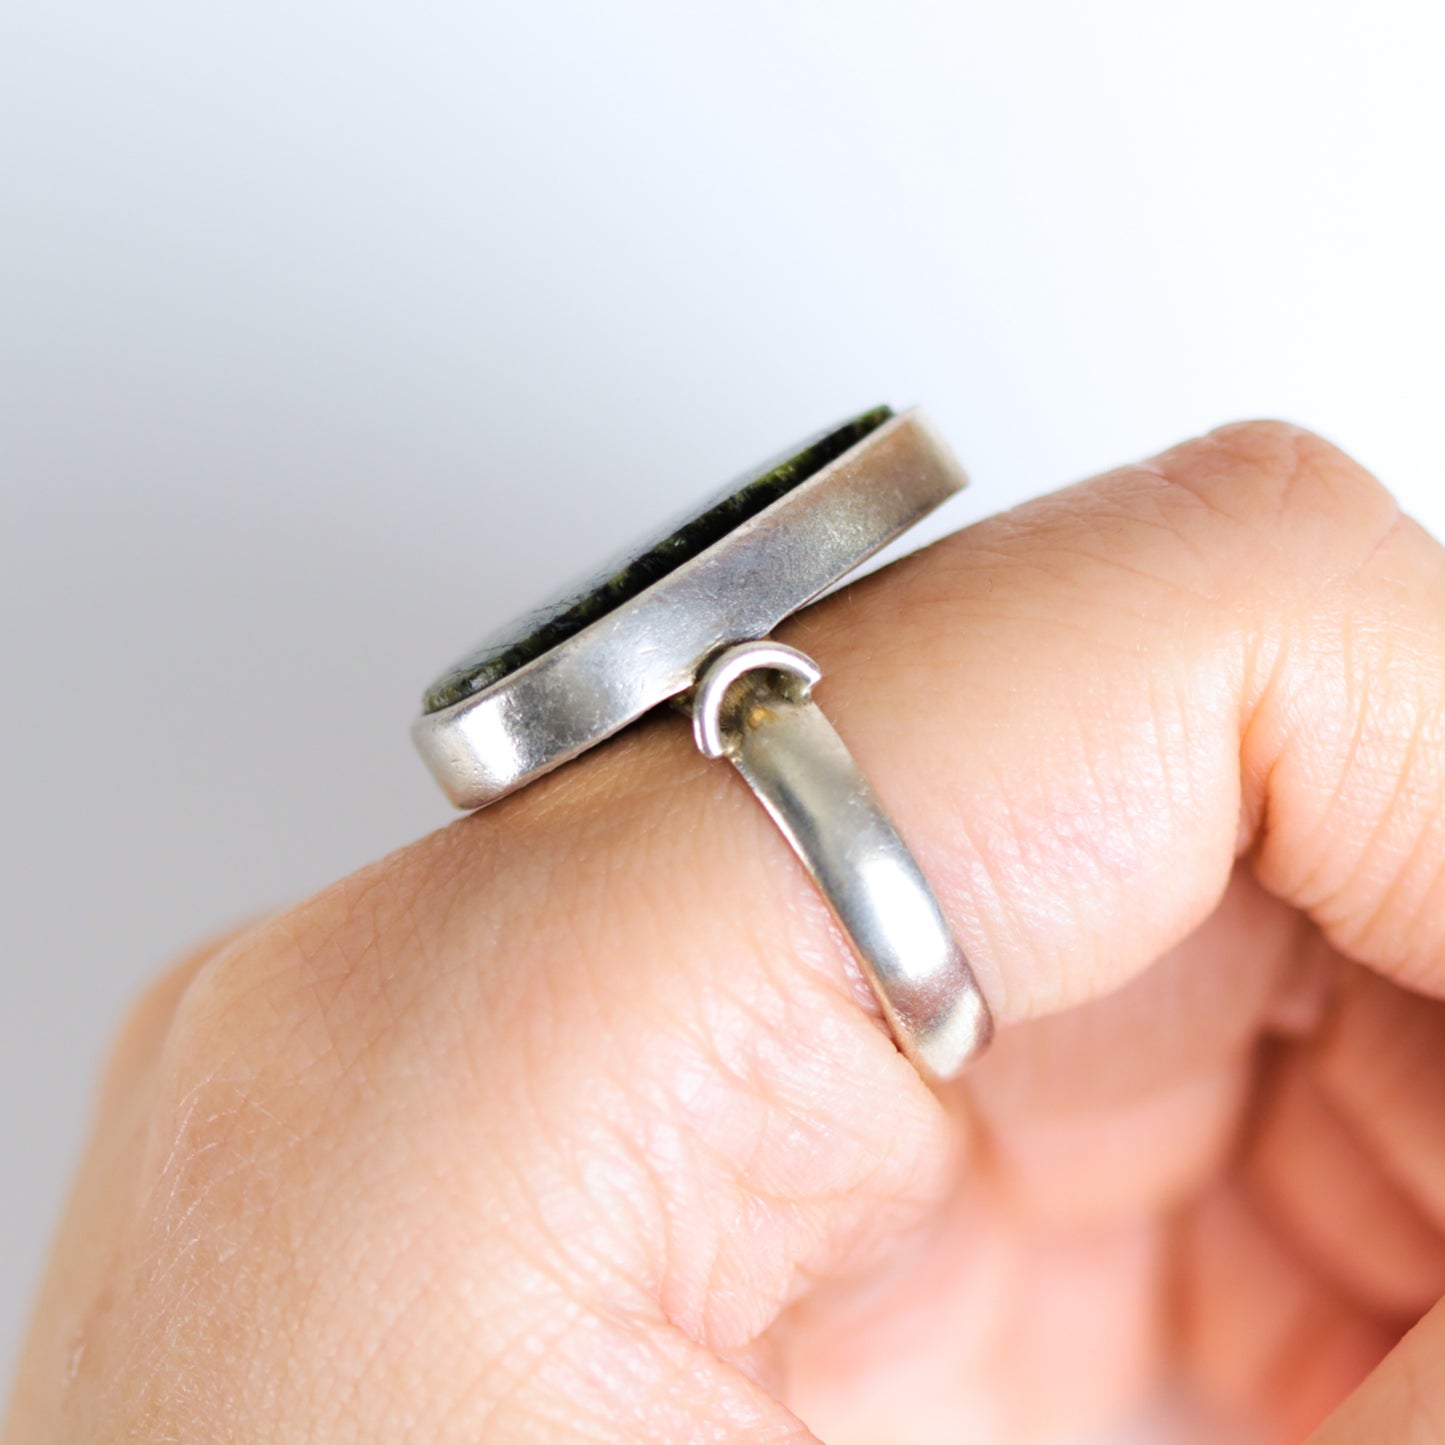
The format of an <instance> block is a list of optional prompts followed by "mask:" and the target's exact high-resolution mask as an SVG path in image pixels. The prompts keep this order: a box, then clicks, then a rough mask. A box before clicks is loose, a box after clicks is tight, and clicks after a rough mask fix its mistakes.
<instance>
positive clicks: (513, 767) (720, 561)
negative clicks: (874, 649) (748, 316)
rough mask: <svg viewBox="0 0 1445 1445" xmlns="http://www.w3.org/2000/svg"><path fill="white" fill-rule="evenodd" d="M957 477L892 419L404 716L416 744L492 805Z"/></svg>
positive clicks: (875, 540) (920, 512) (463, 793)
mask: <svg viewBox="0 0 1445 1445" xmlns="http://www.w3.org/2000/svg"><path fill="white" fill-rule="evenodd" d="M966 480H967V479H966V477H965V476H964V473H963V470H962V468H961V467H960V466H959V465H958V462H957V461H956V460H955V459H954V457H953V454H952V453H951V452H950V451H949V449H948V446H947V444H946V443H945V442H944V441H943V440H942V439H941V438H940V437H939V436H938V435H937V434H936V433H935V432H934V430H933V428H932V427H931V426H930V424H929V423H928V422H927V420H926V419H925V418H924V417H923V415H922V414H921V413H920V412H918V411H917V410H913V411H908V412H904V413H903V414H902V415H901V416H897V417H894V418H893V419H892V420H891V421H887V422H885V423H884V424H883V425H882V426H880V427H879V428H878V429H877V430H876V431H874V432H871V433H870V434H869V435H868V436H866V437H864V438H863V440H862V441H860V442H859V443H858V444H857V445H856V446H854V447H851V448H850V449H849V450H848V451H846V452H844V453H843V455H842V456H840V457H838V458H837V459H836V460H834V461H832V462H830V463H829V464H828V465H827V466H826V467H823V468H822V469H821V470H820V471H819V472H818V473H817V474H816V475H815V476H812V477H809V478H808V480H807V481H805V482H803V483H801V484H800V485H799V486H797V487H795V488H794V489H793V490H792V491H790V492H788V493H786V494H785V495H784V496H782V497H780V498H779V499H778V500H777V501H775V502H773V503H771V504H770V505H769V506H767V507H765V508H764V509H763V510H762V511H760V512H759V513H758V514H757V515H756V516H754V517H751V518H749V519H748V520H747V521H746V522H744V523H742V524H741V525H740V526H738V527H737V528H735V529H734V530H733V531H732V532H730V533H729V534H728V535H727V536H726V537H724V538H722V539H721V540H720V541H718V542H715V543H713V545H712V546H710V547H708V548H707V549H705V550H704V551H702V552H700V553H699V554H698V555H697V556H696V557H693V558H691V559H690V560H689V561H687V562H685V563H683V564H682V566H680V567H678V568H677V569H676V570H675V571H673V572H670V573H669V574H668V575H667V576H666V577H663V578H661V579H659V580H658V581H657V582H654V583H653V584H652V585H651V586H650V587H648V588H646V589H645V590H644V591H642V592H640V593H638V595H637V596H636V597H634V598H632V599H631V600H630V601H628V602H625V603H623V604H622V605H621V606H619V607H617V608H615V609H614V610H613V611H611V612H609V613H608V614H607V615H606V616H605V617H602V618H599V619H598V620H597V621H596V622H594V623H592V624H591V625H590V626H588V627H585V628H583V630H582V631H581V632H579V633H577V634H576V635H575V636H574V637H570V638H568V639H567V640H566V641H565V642H562V643H559V644H558V645H557V646H556V647H554V648H552V649H551V650H550V651H549V652H547V653H545V654H544V655H543V656H541V657H538V658H535V659H534V660H533V661H531V662H529V663H527V664H526V665H525V666H523V667H520V668H518V669H517V670H516V671H515V672H513V673H511V674H509V675H508V676H506V677H504V678H501V679H499V680H498V681H497V682H495V683H493V684H492V686H491V687H489V688H485V689H483V690H482V691H481V692H479V693H477V694H476V695H475V696H474V697H469V698H464V699H463V700H462V701H461V702H457V703H453V704H452V706H450V707H448V708H444V709H442V710H441V711H439V712H434V713H429V714H427V715H425V716H423V717H421V718H418V719H417V721H416V723H415V724H414V726H413V728H412V736H413V737H414V738H415V740H416V745H417V747H418V749H419V750H420V752H421V754H422V757H423V758H424V759H425V760H426V763H427V766H428V767H429V768H430V769H431V771H432V773H433V774H434V775H435V777H436V779H437V781H438V783H440V784H441V786H442V789H443V791H444V792H445V793H446V795H447V797H449V798H450V799H451V801H452V802H453V803H455V804H456V805H457V806H458V807H459V808H480V807H482V806H484V805H485V804H487V803H490V802H494V801H495V800H496V799H498V798H501V797H504V796H505V795H506V794H507V793H510V792H512V791H513V790H514V789H515V788H519V787H521V786H522V785H523V784H524V783H527V782H530V781H531V780H532V779H533V778H536V777H540V776H541V775H542V774H543V773H545V772H548V771H550V770H551V769H552V768H555V767H557V766H558V765H559V764H560V763H564V762H566V761H568V759H570V758H575V757H576V756H577V755H578V754H579V753H582V752H584V751H585V750H586V749H588V748H590V747H592V746H593V745H594V744H595V743H599V742H601V741H602V740H603V739H604V738H606V737H609V736H610V735H611V734H613V733H615V732H617V731H618V730H619V729H620V728H622V727H625V726H626V725H627V724H628V723H629V722H632V721H633V720H634V719H635V718H638V717H641V715H642V714H643V713H645V712H647V711H648V710H649V709H651V708H653V707H656V706H657V705H658V704H659V703H663V702H666V701H667V700H668V699H669V698H672V697H675V696H677V695H678V694H679V693H681V692H684V691H686V689H687V688H689V687H690V686H691V685H692V683H693V680H694V678H695V677H696V675H697V671H698V668H699V667H700V666H701V664H702V662H703V660H704V659H705V658H707V657H708V656H710V655H711V654H713V653H715V652H716V651H717V650H718V649H719V648H720V647H725V646H728V645H729V644H731V643H734V642H742V641H746V640H750V639H755V638H760V637H765V636H767V634H768V633H769V632H771V631H772V629H773V628H774V627H776V626H777V625H778V623H779V622H781V621H782V620H783V618H785V617H787V616H788V615H789V614H790V613H793V612H796V611H797V610H798V608H800V607H802V606H803V605H804V604H805V603H808V602H810V601H812V600H813V598H815V597H817V596H818V595H819V594H820V593H822V592H824V591H826V590H827V589H828V588H829V587H831V586H832V585H833V583H835V582H836V581H838V580H839V579H840V578H842V577H844V576H846V575H847V573H849V572H851V571H852V570H853V569H854V568H855V567H857V566H858V564H859V563H860V562H863V561H864V560H865V559H867V558H868V557H870V556H872V554H873V553H874V552H876V551H878V550H879V548H881V547H884V546H886V545H887V544H888V543H889V542H891V541H892V540H893V539H894V538H895V537H897V536H899V535H900V534H901V533H902V532H905V531H906V530H907V529H908V528H909V527H911V526H912V525H913V524H914V523H915V522H917V521H919V520H921V519H922V518H923V517H924V516H926V515H927V514H928V513H929V512H931V511H932V510H933V509H934V508H935V507H937V506H938V505H939V504H940V503H941V502H944V501H946V500H947V499H948V498H949V497H950V496H952V495H953V494H954V493H955V492H956V491H958V490H959V488H960V487H962V486H963V485H964V484H965V482H966Z"/></svg>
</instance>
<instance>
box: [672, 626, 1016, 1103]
mask: <svg viewBox="0 0 1445 1445" xmlns="http://www.w3.org/2000/svg"><path fill="white" fill-rule="evenodd" d="M820 676H821V674H820V672H819V670H818V666H817V664H816V663H815V662H814V661H813V660H812V659H811V658H810V657H808V656H806V655H805V654H804V653H801V652H798V651H797V650H795V649H794V648H791V647H784V646H783V645H782V644H780V643H776V642H772V641H768V640H766V639H765V640H763V641H761V642H747V643H742V644H741V645H739V646H736V647H730V648H727V649H726V650H725V651H723V652H721V653H719V654H718V655H717V656H716V657H715V658H713V659H712V660H711V661H710V662H709V663H708V665H707V667H706V668H705V669H704V671H703V672H702V674H701V676H700V677H699V679H698V682H697V685H696V687H695V689H694V690H693V693H692V696H691V706H692V717H693V736H694V738H695V739H696V741H697V745H698V748H699V749H700V750H701V752H702V753H703V754H704V755H705V756H707V757H712V758H716V757H725V758H727V759H728V761H729V762H731V763H732V765H733V766H734V767H735V768H736V769H737V770H738V772H739V773H741V774H742V776H743V778H744V779H745V780H746V781H747V784H748V786H749V787H750V788H752V790H753V792H754V793H755V794H756V795H757V797H758V799H759V801H760V802H761V803H762V805H763V806H764V807H765V808H766V809H767V810H768V812H769V814H770V815H771V816H772V818H773V821H774V822H776V823H777V825H778V827H779V828H780V829H781V830H782V832H783V835H784V836H785V837H786V838H787V840H788V842H789V843H790V844H791V845H792V848H793V851H794V852H795V853H796V854H797V855H798V857H799V858H800V859H801V860H802V862H803V864H804V866H805V867H806V868H807V870H808V872H809V873H810V874H812V876H813V880H814V882H815V883H816V884H817V885H818V888H819V890H820V891H821V892H822V894H823V897H824V898H825V899H826V900H827V902H828V906H829V907H830V908H831V909H832V911H833V916H834V917H835V918H836V919H837V921H838V924H839V926H840V927H841V928H842V930H843V932H844V934H845V935H846V936H847V938H848V941H849V943H850V944H851V945H852V947H853V951H854V953H855V954H856V955H857V957H858V961H859V963H860V964H861V965H862V967H863V972H864V974H865V976H866V977H867V979H868V981H869V983H870V984H872V986H873V991H874V992H875V993H876V994H877V996H878V1001H879V1004H880V1005H881V1006H882V1009H883V1013H884V1017H885V1018H886V1019H887V1021H888V1025H889V1027H890V1029H891V1030H892V1032H893V1037H894V1040H895V1042H896V1043H897V1044H898V1047H899V1048H900V1049H901V1050H902V1052H903V1053H904V1054H905V1055H906V1056H907V1057H908V1058H909V1059H910V1060H911V1061H912V1062H913V1064H914V1065H915V1067H917V1069H918V1070H919V1072H920V1073H921V1074H923V1076H924V1077H925V1078H927V1079H930V1080H933V1081H937V1082H941V1081H944V1080H947V1079H951V1078H953V1077H954V1076H955V1075H956V1074H958V1073H959V1072H960V1071H961V1070H962V1069H963V1068H964V1066H965V1065H966V1064H968V1062H969V1061H970V1060H971V1059H973V1058H975V1057H976V1056H977V1055H978V1054H980V1053H981V1052H982V1051H983V1050H984V1049H985V1048H986V1047H987V1045H988V1042H989V1039H990V1038H991V1037H992V1034H993V1021H992V1018H991V1017H990V1014H989V1010H988V1004H987V1003H986V1002H985V1001H984V997H983V994H982V993H981V992H980V991H979V988H978V984H977V983H976V982H975V980H974V977H973V970H972V969H970V968H969V965H968V960H967V959H966V958H965V957H964V953H963V950H962V949H961V948H960V947H959V945H958V943H957V941H956V940H955V939H954V937H953V934H952V933H951V931H950V930H949V927H948V924H947V922H946V921H945V919H944V917H943V911H942V909H941V908H940V907H939V905H938V900H937V898H935V897H934V894H933V890H932V889H931V888H930V887H929V886H928V881H927V879H925V878H924V876H923V871H922V869H920V868H919V866H918V861H917V860H916V859H915V858H914V856H913V854H912V853H911V852H910V851H909V849H908V845H907V844H906V843H904V841H903V839H902V838H901V837H900V836H899V834H898V830H897V828H895V827H894V825H893V822H892V820H891V819H890V818H889V817H888V815H887V814H886V813H885V812H884V811H883V808H882V807H881V805H880V804H879V802H878V800H877V798H876V797H875V796H874V794H873V790H872V789H871V788H870V787H869V786H868V783H867V781H866V779H865V778H864V777H863V775H862V773H861V772H859V770H858V765H857V763H855V762H854V761H853V757H852V754H851V753H849V751H848V749H847V748H846V747H845V746H844V745H843V740H842V739H841V738H840V737H839V736H838V734H837V733H836V732H835V731H834V730H833V726H832V724H831V723H830V722H829V721H828V719H827V718H826V717H824V716H823V714H822V712H821V711H820V710H819V708H818V706H817V704H816V703H814V702H813V701H812V697H811V692H812V687H813V684H814V683H815V682H817V681H818V679H819V677H820Z"/></svg>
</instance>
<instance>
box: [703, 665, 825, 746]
mask: <svg viewBox="0 0 1445 1445" xmlns="http://www.w3.org/2000/svg"><path fill="white" fill-rule="evenodd" d="M759 668H767V669H769V670H770V671H773V672H781V673H784V674H786V675H788V676H789V677H792V678H795V679H796V680H797V688H796V691H795V692H794V693H793V694H792V695H793V696H795V697H797V698H798V699H800V700H806V699H807V698H808V697H809V695H810V694H811V693H812V690H813V684H814V683H815V682H817V681H818V680H819V679H820V678H821V677H822V676H823V674H822V671H821V670H820V669H819V667H818V664H817V663H816V662H814V661H813V659H812V658H811V657H809V656H808V655H807V653H805V652H799V651H798V649H797V648H796V647H784V646H783V644H782V643H781V642H773V641H771V640H770V639H769V638H766V637H765V638H763V640H762V641H761V642H742V643H739V644H738V645H737V646H736V647H729V648H727V649H726V650H725V651H723V652H720V653H719V654H718V655H717V656H716V657H715V658H713V659H712V661H711V662H710V663H709V664H708V668H707V671H706V672H705V673H704V674H703V675H702V677H701V678H700V679H699V681H698V684H697V687H696V689H695V690H694V692H693V702H692V735H693V737H694V738H695V739H696V740H697V747H698V751H699V752H700V753H701V754H702V755H703V757H705V758H721V757H724V756H726V754H727V753H728V751H729V750H730V748H731V747H732V746H733V743H732V742H731V741H730V740H729V736H728V734H727V733H726V732H725V730H724V727H723V700H724V697H725V696H726V693H727V690H728V688H730V687H731V686H732V685H733V683H735V682H737V681H739V680H740V679H741V678H743V677H745V676H746V675H747V674H748V673H750V672H755V671H756V670H757V669H759ZM734 736H735V734H734Z"/></svg>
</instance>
